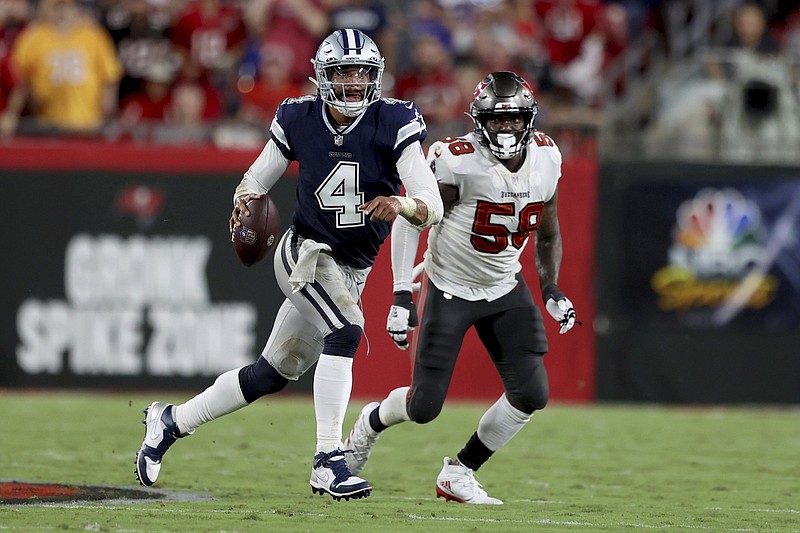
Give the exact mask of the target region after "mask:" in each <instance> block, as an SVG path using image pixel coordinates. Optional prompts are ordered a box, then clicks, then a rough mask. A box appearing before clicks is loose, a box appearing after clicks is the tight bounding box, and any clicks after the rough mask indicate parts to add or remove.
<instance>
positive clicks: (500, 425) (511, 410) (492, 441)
mask: <svg viewBox="0 0 800 533" xmlns="http://www.w3.org/2000/svg"><path fill="white" fill-rule="evenodd" d="M530 420H531V415H528V414H526V413H523V412H522V411H520V410H519V409H517V408H515V407H514V406H512V405H511V404H510V403H509V401H508V399H507V398H506V395H505V394H503V395H502V396H500V398H499V399H498V400H497V401H496V402H495V403H494V405H492V406H491V407H490V408H489V409H488V410H487V411H486V412H485V413H484V414H483V416H482V417H481V421H480V422H479V423H478V430H477V431H476V432H475V433H474V434H473V435H472V437H471V438H470V440H469V442H467V445H466V446H464V448H463V449H462V450H461V451H460V452H458V460H459V461H461V463H462V464H463V465H464V466H466V467H467V468H471V469H472V470H475V471H477V470H478V469H479V468H480V467H481V466H482V465H483V464H484V463H485V462H486V461H488V460H489V458H490V457H491V456H492V454H493V453H494V452H496V451H497V450H499V449H500V448H502V447H503V446H505V445H506V444H507V443H508V442H509V441H510V440H511V439H512V438H514V435H516V434H517V433H519V430H521V429H522V427H523V426H524V425H525V424H527V423H528V422H530Z"/></svg>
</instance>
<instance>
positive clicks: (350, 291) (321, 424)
mask: <svg viewBox="0 0 800 533" xmlns="http://www.w3.org/2000/svg"><path fill="white" fill-rule="evenodd" d="M286 241H287V242H286V245H285V246H283V247H281V249H280V250H279V252H280V257H278V258H276V272H275V273H276V279H277V280H278V286H279V287H281V290H283V291H284V293H285V294H286V295H287V296H288V297H289V299H290V300H291V301H292V303H293V304H294V305H295V307H296V308H297V309H298V311H299V312H300V314H301V315H302V316H303V317H304V319H305V320H306V321H307V322H308V323H309V324H311V325H312V326H313V329H315V330H316V331H318V332H319V333H320V335H321V338H322V350H321V353H320V355H319V359H318V361H317V367H316V369H315V372H314V408H315V414H316V419H317V453H316V455H315V457H314V466H313V468H312V473H311V480H310V483H311V486H312V488H313V489H314V491H315V492H319V493H324V492H327V493H329V494H331V496H333V497H334V498H336V499H339V498H345V499H349V498H360V497H365V496H369V494H370V491H371V487H370V485H369V483H368V482H366V481H365V480H363V479H361V478H359V477H357V476H354V475H352V473H351V472H350V470H349V469H348V468H347V463H346V461H345V459H344V453H343V451H342V420H343V419H344V415H345V412H346V411H347V404H348V402H349V400H350V392H351V390H352V380H353V378H352V367H353V357H354V356H355V353H356V350H357V349H358V345H359V342H360V340H361V335H362V331H363V326H364V316H363V314H362V312H361V308H360V307H359V306H358V299H359V296H360V292H361V289H362V288H363V285H364V282H365V280H366V276H367V273H368V270H356V269H352V268H349V267H347V266H345V265H342V264H339V263H338V262H337V261H336V260H335V259H334V258H333V256H331V255H330V254H327V253H325V252H322V253H320V252H319V250H311V247H310V246H308V245H306V246H303V243H304V240H303V239H302V237H299V236H297V235H295V234H293V233H292V232H289V235H288V238H287V239H286ZM309 242H310V241H309ZM307 254H312V255H310V256H309V255H307ZM295 270H305V271H306V272H313V276H304V277H303V278H304V279H303V282H302V283H299V284H298V283H292V282H291V281H290V280H292V279H294V278H295V277H297V276H292V274H293V272H295Z"/></svg>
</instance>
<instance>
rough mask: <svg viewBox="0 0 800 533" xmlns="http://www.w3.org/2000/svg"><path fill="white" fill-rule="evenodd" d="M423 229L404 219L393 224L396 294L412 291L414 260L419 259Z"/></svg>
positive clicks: (394, 287) (393, 265)
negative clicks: (418, 250) (420, 238)
mask: <svg viewBox="0 0 800 533" xmlns="http://www.w3.org/2000/svg"><path fill="white" fill-rule="evenodd" d="M421 233H422V228H420V227H419V226H415V225H413V224H412V223H410V222H409V221H408V220H406V219H404V218H403V217H398V218H397V219H396V220H395V221H394V223H393V224H392V276H393V278H394V286H393V290H394V292H397V291H409V292H410V291H411V284H412V283H413V281H414V273H413V271H414V260H415V259H416V258H417V248H418V247H419V237H420V234H421Z"/></svg>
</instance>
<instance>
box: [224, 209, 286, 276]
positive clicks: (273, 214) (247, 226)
mask: <svg viewBox="0 0 800 533" xmlns="http://www.w3.org/2000/svg"><path fill="white" fill-rule="evenodd" d="M247 208H248V209H249V210H250V216H246V217H244V216H243V217H239V220H240V221H241V223H242V225H241V226H239V227H238V228H236V232H235V233H234V236H233V248H234V250H236V255H237V256H239V260H240V261H241V262H242V263H244V264H245V265H246V266H251V265H254V264H255V263H257V262H259V261H261V260H262V259H263V258H264V256H265V255H267V252H269V251H270V250H272V248H273V247H274V246H275V245H276V244H277V243H278V240H279V239H280V237H281V217H280V213H278V208H277V207H276V206H275V203H274V202H273V201H272V198H270V197H269V195H264V196H261V197H259V198H255V199H253V200H250V201H249V202H247Z"/></svg>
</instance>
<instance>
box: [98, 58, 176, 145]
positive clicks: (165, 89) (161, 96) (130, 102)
mask: <svg viewBox="0 0 800 533" xmlns="http://www.w3.org/2000/svg"><path fill="white" fill-rule="evenodd" d="M175 75H176V71H175V66H174V65H172V64H171V63H169V62H167V61H160V62H155V63H152V64H151V65H150V66H149V67H148V68H147V69H146V70H145V71H144V86H143V87H142V88H141V89H139V90H137V91H134V92H132V93H130V94H129V95H127V96H126V97H125V98H124V99H123V100H122V102H121V103H120V113H119V120H118V121H117V124H116V128H115V129H114V130H112V131H109V132H108V134H109V135H110V136H111V137H114V138H116V137H119V136H123V135H127V134H128V133H130V134H131V135H132V136H133V138H134V139H137V140H138V139H146V138H148V137H149V135H150V133H149V132H150V130H151V129H152V128H154V127H155V126H156V125H157V124H158V123H159V122H161V121H163V120H164V119H165V117H166V116H167V110H168V109H169V107H170V104H171V101H172V90H171V89H172V82H173V80H174V79H175Z"/></svg>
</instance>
